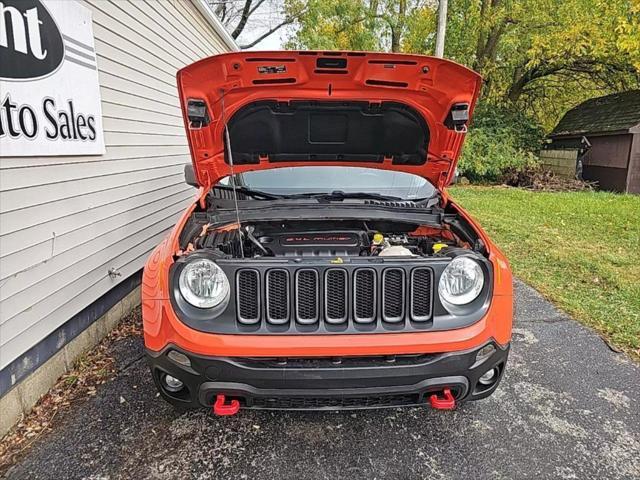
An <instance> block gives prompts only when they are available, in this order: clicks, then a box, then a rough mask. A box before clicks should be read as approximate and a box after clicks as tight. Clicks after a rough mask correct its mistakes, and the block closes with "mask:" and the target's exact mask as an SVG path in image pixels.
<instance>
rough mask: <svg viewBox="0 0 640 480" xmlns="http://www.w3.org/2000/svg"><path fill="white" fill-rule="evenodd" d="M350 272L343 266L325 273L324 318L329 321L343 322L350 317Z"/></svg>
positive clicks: (334, 322)
mask: <svg viewBox="0 0 640 480" xmlns="http://www.w3.org/2000/svg"><path fill="white" fill-rule="evenodd" d="M348 275H349V274H348V273H347V271H346V270H345V269H343V268H329V269H327V270H326V271H325V273H324V318H325V320H326V321H327V323H333V324H338V323H343V322H345V321H346V320H347V318H348V316H349V315H348V313H349V308H348V305H347V300H348V298H349V276H348Z"/></svg>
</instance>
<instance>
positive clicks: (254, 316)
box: [236, 268, 262, 325]
mask: <svg viewBox="0 0 640 480" xmlns="http://www.w3.org/2000/svg"><path fill="white" fill-rule="evenodd" d="M261 300H262V295H260V272H258V271H257V270H254V269H249V268H245V269H242V270H238V272H237V273H236V302H237V303H236V308H237V312H238V321H239V322H240V323H244V324H245V325H254V324H256V323H258V322H260V313H261V312H260V304H261Z"/></svg>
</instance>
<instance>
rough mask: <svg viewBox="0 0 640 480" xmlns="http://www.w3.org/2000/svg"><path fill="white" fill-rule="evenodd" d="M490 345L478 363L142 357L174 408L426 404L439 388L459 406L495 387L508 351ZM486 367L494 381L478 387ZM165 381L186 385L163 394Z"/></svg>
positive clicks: (465, 358)
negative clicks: (222, 400) (226, 401)
mask: <svg viewBox="0 0 640 480" xmlns="http://www.w3.org/2000/svg"><path fill="white" fill-rule="evenodd" d="M484 346H485V345H483V346H482V347H484ZM494 346H495V351H494V352H493V354H491V355H489V356H487V357H486V358H484V359H483V360H482V361H481V362H478V361H477V358H476V357H477V352H478V350H480V348H482V347H480V348H478V349H474V350H472V351H465V352H453V353H443V354H429V355H401V356H386V357H381V356H377V357H345V358H344V359H337V358H313V359H303V358H295V359H294V358H291V359H286V358H280V359H258V358H235V357H203V356H199V355H193V354H190V353H187V352H185V351H183V350H181V349H178V348H176V347H173V346H169V347H167V348H165V349H164V350H163V351H162V352H152V351H147V358H148V360H149V363H150V365H151V370H152V373H153V377H154V380H155V382H156V385H157V387H158V389H159V391H160V393H161V394H162V395H163V397H164V398H165V399H167V400H168V401H169V402H171V403H173V404H175V405H177V406H180V407H187V408H189V407H193V408H195V407H204V406H211V405H212V404H213V403H214V402H215V398H216V396H217V395H219V394H223V395H225V397H227V398H231V399H238V400H239V401H240V403H241V406H242V407H243V408H255V409H278V410H281V409H285V410H326V409H355V408H382V407H395V406H409V405H424V404H426V403H427V402H428V397H429V396H430V395H431V394H432V393H439V392H442V391H443V389H445V388H449V389H450V390H451V392H452V393H453V395H454V397H455V398H456V400H457V401H458V402H460V401H464V400H475V399H479V398H483V397H486V396H488V395H490V394H491V393H493V391H494V390H495V388H496V387H497V385H498V383H499V382H500V379H501V377H502V374H503V372H504V367H505V364H506V360H507V356H508V353H509V346H508V345H507V346H506V347H500V346H498V345H496V344H494ZM171 351H175V352H178V353H180V354H182V355H183V356H184V357H183V356H180V357H179V358H180V359H182V362H181V363H178V362H177V361H176V360H175V354H173V358H172V356H169V352H171ZM185 359H188V362H185ZM185 363H188V365H185ZM492 369H496V372H495V373H496V375H495V378H494V379H493V380H492V383H491V384H489V385H483V384H481V383H479V379H480V377H481V376H482V375H484V374H485V373H487V372H488V371H490V370H492ZM166 375H171V376H172V377H175V378H177V379H179V380H180V381H182V382H183V384H184V387H183V388H182V389H181V390H180V391H177V392H176V391H175V389H174V390H173V391H169V390H168V389H167V388H166V384H165V382H164V378H165V376H166ZM485 383H486V382H485Z"/></svg>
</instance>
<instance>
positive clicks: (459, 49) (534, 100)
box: [287, 0, 640, 128]
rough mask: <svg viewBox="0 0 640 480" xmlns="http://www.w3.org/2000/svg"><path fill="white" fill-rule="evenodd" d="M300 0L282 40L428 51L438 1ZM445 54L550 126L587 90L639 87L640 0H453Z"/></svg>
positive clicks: (492, 95)
mask: <svg viewBox="0 0 640 480" xmlns="http://www.w3.org/2000/svg"><path fill="white" fill-rule="evenodd" d="M297 1H298V2H300V3H292V4H291V5H292V6H295V8H297V9H298V10H297V11H300V4H301V3H304V6H305V13H304V14H303V15H301V16H300V17H299V18H298V20H297V21H296V22H294V25H295V33H294V34H293V35H292V37H291V38H290V39H289V41H288V43H287V47H288V48H295V49H323V50H325V49H352V50H377V51H393V52H412V53H425V54H433V49H434V43H435V29H436V16H437V14H436V8H437V3H436V2H435V1H427V0H307V1H304V2H302V1H301V0H297ZM445 57H447V58H451V59H453V60H455V61H458V62H460V63H463V64H465V65H467V66H469V67H470V68H473V69H474V70H477V71H478V72H480V73H481V74H482V75H483V77H484V79H485V86H484V90H483V101H484V102H491V103H494V104H499V105H509V106H511V108H518V109H520V110H522V111H524V112H526V113H527V114H529V115H531V116H533V117H534V118H536V119H537V121H538V122H540V123H541V124H542V125H544V126H545V127H546V128H550V127H551V126H553V124H554V123H555V122H556V121H557V119H558V116H559V115H560V114H562V113H563V112H564V111H566V110H567V109H568V108H569V107H571V106H573V105H575V104H577V103H579V102H580V101H582V100H584V99H586V98H589V97H593V96H597V95H602V94H606V93H610V92H613V91H621V90H626V89H632V88H639V87H640V0H450V1H449V15H448V26H447V39H446V46H445Z"/></svg>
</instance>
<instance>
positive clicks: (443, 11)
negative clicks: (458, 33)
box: [436, 0, 447, 58]
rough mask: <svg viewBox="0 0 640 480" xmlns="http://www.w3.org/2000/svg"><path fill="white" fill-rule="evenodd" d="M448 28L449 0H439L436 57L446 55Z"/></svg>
mask: <svg viewBox="0 0 640 480" xmlns="http://www.w3.org/2000/svg"><path fill="white" fill-rule="evenodd" d="M446 30H447V0H439V1H438V30H437V31H436V57H439V58H443V57H444V36H445V33H446Z"/></svg>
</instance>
